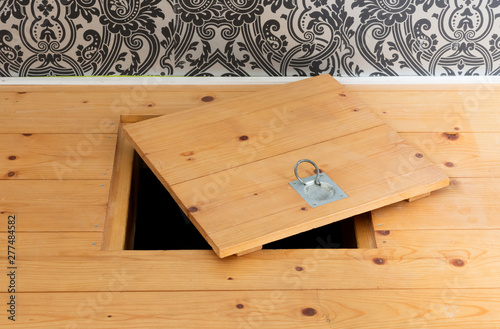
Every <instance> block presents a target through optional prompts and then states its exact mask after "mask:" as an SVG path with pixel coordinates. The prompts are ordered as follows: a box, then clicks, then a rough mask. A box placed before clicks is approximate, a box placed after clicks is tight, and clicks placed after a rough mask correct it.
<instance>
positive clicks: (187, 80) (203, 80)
mask: <svg viewBox="0 0 500 329" xmlns="http://www.w3.org/2000/svg"><path fill="white" fill-rule="evenodd" d="M301 79H304V78H303V77H231V78H221V77H199V78H198V77H160V76H143V77H64V78H62V77H40V78H32V77H26V78H0V86H6V85H209V84H216V85H255V84H257V85H258V84H284V83H288V82H293V81H298V80H301ZM335 79H337V80H338V81H339V82H340V83H342V84H345V85H365V84H368V85H382V84H384V85H386V84H396V85H400V84H476V83H477V84H481V83H500V76H467V77H464V76H459V77H424V76H414V77H403V76H398V77H363V78H355V77H335Z"/></svg>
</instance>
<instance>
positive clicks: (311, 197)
mask: <svg viewBox="0 0 500 329" xmlns="http://www.w3.org/2000/svg"><path fill="white" fill-rule="evenodd" d="M316 176H317V175H312V176H309V177H306V178H302V180H303V181H304V183H305V184H303V183H302V182H301V181H299V180H298V179H297V180H295V181H293V182H290V183H289V184H290V185H291V186H292V187H293V189H294V190H295V191H297V193H299V194H300V196H301V197H302V198H303V199H304V200H305V201H306V202H307V203H308V204H309V205H310V206H311V207H312V208H316V207H319V206H322V205H325V204H328V203H330V202H333V201H337V200H341V199H345V198H347V197H348V195H347V193H345V192H344V191H342V189H341V188H340V187H339V186H338V185H337V184H335V182H334V181H333V180H332V179H331V178H330V177H328V175H327V174H325V173H320V174H319V180H320V182H321V186H318V185H316V184H315V183H314V180H315V179H316Z"/></svg>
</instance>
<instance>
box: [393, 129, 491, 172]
mask: <svg viewBox="0 0 500 329" xmlns="http://www.w3.org/2000/svg"><path fill="white" fill-rule="evenodd" d="M401 137H402V138H403V139H404V140H405V141H407V142H408V143H409V144H411V145H413V146H415V147H416V148H417V149H419V150H420V151H422V153H423V154H425V156H426V157H428V158H429V159H430V160H431V161H432V162H434V163H435V164H437V165H438V166H439V167H440V168H441V169H442V170H443V171H444V172H446V174H447V175H448V176H450V177H500V166H499V165H498V164H499V163H500V151H499V147H498V144H499V143H500V133H456V132H455V133H401Z"/></svg>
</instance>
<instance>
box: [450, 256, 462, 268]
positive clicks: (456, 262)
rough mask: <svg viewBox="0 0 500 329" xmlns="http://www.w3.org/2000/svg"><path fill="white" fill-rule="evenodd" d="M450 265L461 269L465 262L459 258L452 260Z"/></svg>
mask: <svg viewBox="0 0 500 329" xmlns="http://www.w3.org/2000/svg"><path fill="white" fill-rule="evenodd" d="M450 264H451V265H453V266H456V267H462V266H464V265H465V262H464V260H463V259H460V258H454V259H452V260H451V261H450Z"/></svg>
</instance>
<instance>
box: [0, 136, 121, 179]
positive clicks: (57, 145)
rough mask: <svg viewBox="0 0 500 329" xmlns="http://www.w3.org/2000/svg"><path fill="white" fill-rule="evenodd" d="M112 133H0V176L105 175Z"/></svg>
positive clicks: (112, 145)
mask: <svg viewBox="0 0 500 329" xmlns="http://www.w3.org/2000/svg"><path fill="white" fill-rule="evenodd" d="M115 144H116V135H115V134H0V154H1V155H2V156H1V157H0V168H2V172H0V179H9V180H14V179H45V180H50V179H105V178H108V177H110V176H111V169H112V163H113V152H114V148H115Z"/></svg>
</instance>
